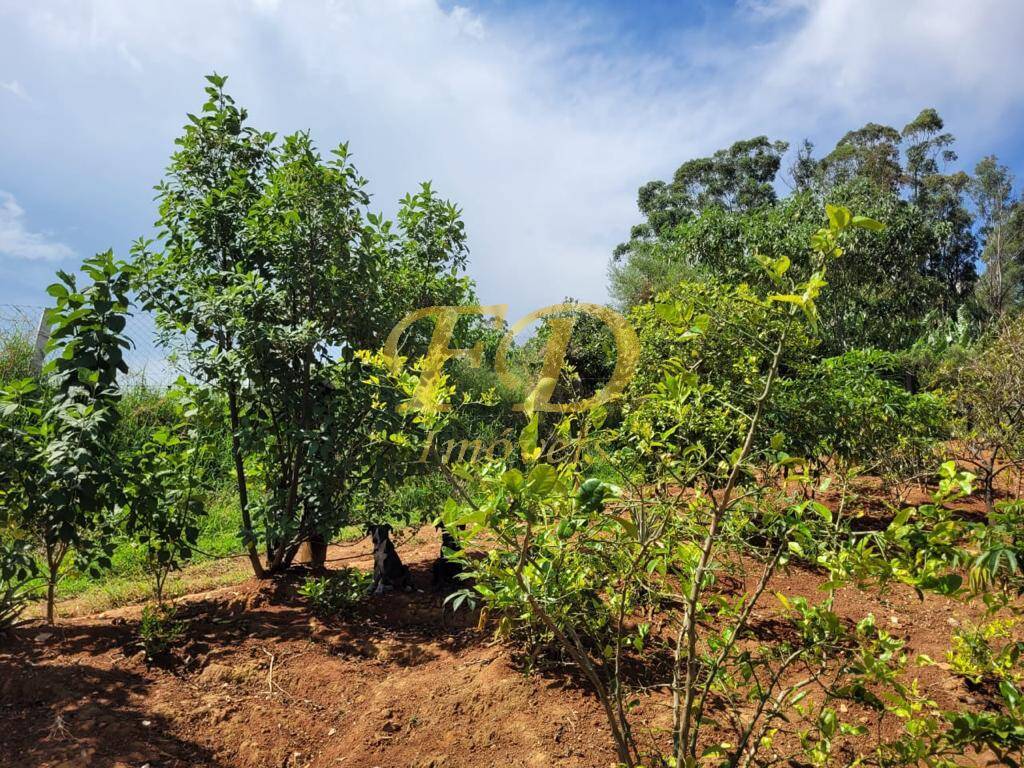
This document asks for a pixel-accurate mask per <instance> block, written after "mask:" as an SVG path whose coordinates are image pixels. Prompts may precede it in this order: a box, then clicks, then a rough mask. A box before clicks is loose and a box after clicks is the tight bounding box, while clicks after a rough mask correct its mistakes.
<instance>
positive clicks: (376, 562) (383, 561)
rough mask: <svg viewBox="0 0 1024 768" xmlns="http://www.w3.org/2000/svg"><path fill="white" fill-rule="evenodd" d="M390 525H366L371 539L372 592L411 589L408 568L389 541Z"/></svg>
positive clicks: (406, 590) (379, 592)
mask: <svg viewBox="0 0 1024 768" xmlns="http://www.w3.org/2000/svg"><path fill="white" fill-rule="evenodd" d="M391 530H392V529H391V526H390V525H388V524H387V523H384V524H382V525H368V526H366V532H367V533H368V534H369V535H370V538H371V539H373V584H372V585H371V586H370V592H371V593H372V594H377V595H379V594H381V593H383V592H384V591H385V590H388V589H400V590H403V591H405V592H408V591H410V590H412V575H411V574H410V573H409V568H408V566H406V565H405V564H404V563H402V559H401V558H400V557H399V556H398V552H397V550H395V545H394V543H392V541H391Z"/></svg>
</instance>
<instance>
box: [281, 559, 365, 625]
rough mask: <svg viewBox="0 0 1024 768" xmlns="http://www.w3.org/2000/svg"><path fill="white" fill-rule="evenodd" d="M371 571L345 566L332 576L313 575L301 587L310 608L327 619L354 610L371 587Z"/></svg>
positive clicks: (300, 589) (301, 593) (301, 592)
mask: <svg viewBox="0 0 1024 768" xmlns="http://www.w3.org/2000/svg"><path fill="white" fill-rule="evenodd" d="M371 580H372V579H371V576H370V574H369V573H366V572H364V571H360V570H359V569H357V568H343V569H342V570H340V571H338V572H337V573H333V574H331V575H330V576H312V577H310V578H308V579H306V582H305V583H304V584H303V585H302V586H301V587H300V588H299V594H300V595H302V596H303V597H305V598H306V600H307V601H308V602H309V606H310V609H311V610H312V611H313V613H314V614H316V615H317V616H319V617H320V618H323V619H327V618H330V617H332V616H337V615H339V614H346V613H349V612H351V611H352V609H353V608H355V607H356V605H357V604H358V603H359V601H360V600H362V599H363V597H364V596H365V595H366V590H367V589H369V587H370V582H371Z"/></svg>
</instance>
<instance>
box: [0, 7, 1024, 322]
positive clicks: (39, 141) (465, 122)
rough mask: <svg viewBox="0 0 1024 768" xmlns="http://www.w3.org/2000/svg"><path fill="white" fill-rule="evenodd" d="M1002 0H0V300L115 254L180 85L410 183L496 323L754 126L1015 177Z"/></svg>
mask: <svg viewBox="0 0 1024 768" xmlns="http://www.w3.org/2000/svg"><path fill="white" fill-rule="evenodd" d="M1022 29H1024V3H1020V2H1018V1H1017V0H972V1H971V2H965V1H964V2H961V1H960V0H902V1H901V2H892V1H891V0H858V1H856V2H854V1H853V0H821V1H820V2H816V1H813V0H739V2H710V1H706V0H705V1H694V2H676V3H672V2H664V1H662V0H654V1H653V2H646V3H635V4H630V3H625V2H612V1H611V0H608V1H607V2H597V3H582V2H576V3H569V2H553V1H549V2H511V1H509V0H506V1H502V0H483V1H482V2H447V1H445V2H435V0H362V1H359V2H357V1H355V0H353V1H352V2H344V1H341V0H339V1H337V2H330V1H329V0H304V1H303V2H298V1H297V0H296V1H293V2H289V1H288V0H222V1H221V2H207V1H204V2H200V0H177V1H176V2H174V3H156V2H134V1H132V0H69V1H68V2H47V1H46V0H39V1H38V2H32V3H25V2H21V0H0V270H2V275H3V279H2V280H0V304H4V303H17V304H39V303H43V302H45V300H46V298H45V295H44V290H45V287H46V285H47V284H48V283H49V282H51V281H52V275H53V272H54V270H55V269H58V268H73V267H74V266H75V265H76V264H77V263H78V261H80V259H81V258H82V257H84V256H86V255H88V254H90V253H92V252H95V251H98V250H105V249H106V248H110V247H112V248H114V249H115V250H116V251H117V252H118V253H119V254H122V255H126V254H127V249H128V246H129V244H130V243H131V242H132V241H133V240H134V239H135V238H136V237H138V236H139V235H143V234H150V233H151V224H152V221H153V219H154V218H155V209H154V205H153V202H152V186H153V185H154V184H155V183H156V182H157V181H158V180H159V179H160V176H161V173H162V169H163V167H164V165H165V163H166V160H167V157H168V155H169V153H170V152H171V149H172V145H173V144H172V143H173V140H174V137H175V136H176V135H177V134H178V132H179V130H180V127H181V125H182V123H183V120H184V115H185V113H186V111H193V110H196V109H197V108H198V107H199V106H200V104H201V103H202V99H203V94H202V87H203V82H202V76H203V74H205V73H207V72H210V71H213V70H217V71H219V72H221V73H223V74H228V75H229V76H230V81H229V85H230V89H231V90H232V92H233V93H234V94H235V96H236V98H238V100H239V101H240V102H241V103H243V104H245V105H246V106H248V107H249V109H250V112H251V115H252V118H253V122H254V123H255V124H256V125H257V126H259V127H261V128H265V129H269V130H276V131H279V132H286V131H291V130H295V129H299V128H310V129H312V131H313V135H314V136H315V138H316V139H317V140H318V142H319V143H320V145H321V147H322V148H324V149H329V148H330V147H331V146H333V145H334V144H336V143H338V142H339V141H342V140H349V141H350V144H351V148H352V149H353V151H354V153H355V158H356V163H357V165H358V167H359V169H360V170H361V172H362V173H363V174H364V175H365V176H367V177H368V178H369V179H370V181H371V191H372V192H373V194H374V205H375V207H377V208H379V209H381V210H383V211H385V212H386V213H391V212H392V211H393V210H394V208H395V201H396V200H397V199H398V198H399V197H400V196H401V195H403V194H404V193H405V192H406V191H410V190H413V189H415V188H416V186H417V185H418V184H419V182H420V181H422V180H425V179H431V180H433V182H434V185H435V187H436V188H437V189H438V190H439V191H440V192H441V193H442V194H444V195H445V196H447V197H450V198H452V199H454V200H456V201H457V202H458V203H459V204H460V205H461V206H462V208H463V209H464V215H465V220H466V224H467V228H468V232H469V235H470V245H471V248H472V252H471V273H472V274H473V276H474V277H475V278H476V279H477V281H478V285H479V291H480V295H481V298H482V300H483V301H484V302H485V303H508V304H510V305H512V316H513V317H515V316H518V315H521V314H524V313H526V312H527V311H529V310H531V309H534V308H537V307H540V306H543V305H545V304H549V303H552V302H556V301H560V300H561V299H562V298H563V297H565V296H574V297H576V298H579V299H583V300H590V301H603V300H604V299H605V298H606V294H605V285H606V269H607V262H608V258H609V255H610V253H611V250H612V248H613V247H614V245H615V244H616V243H617V242H620V241H621V240H622V239H624V238H625V237H626V236H627V234H628V231H629V227H630V226H631V225H632V224H633V223H635V221H636V220H637V212H636V205H635V197H636V189H637V187H638V186H639V185H640V184H642V183H643V182H645V181H647V180H649V179H651V178H655V177H662V178H664V177H667V176H669V175H670V174H671V173H672V171H673V170H674V168H675V167H676V166H677V165H678V164H679V163H680V162H682V161H683V160H686V159H688V158H690V157H694V156H697V155H702V154H706V153H710V152H712V151H714V150H715V149H718V148H720V147H722V146H726V145H728V144H729V143H731V142H732V141H735V140H737V139H740V138H746V137H749V136H752V135H757V134H762V133H763V134H767V135H769V136H770V137H772V138H773V139H774V138H779V139H786V140H788V141H790V142H791V144H792V145H793V146H795V145H796V144H797V143H798V142H799V141H800V140H801V139H802V138H804V137H808V138H811V139H812V140H813V141H814V142H815V143H816V144H817V145H818V147H819V149H820V150H824V151H827V149H828V148H830V147H831V146H832V145H833V144H834V142H835V140H836V139H837V138H838V137H839V136H841V135H842V133H844V132H845V131H846V130H848V129H850V128H854V127H858V126H860V125H862V124H864V123H865V122H868V121H876V122H884V123H889V124H892V125H895V126H896V127H902V125H904V124H905V123H906V122H908V121H909V120H911V119H912V118H913V117H914V116H915V115H916V114H917V112H918V111H919V110H920V109H921V108H922V107H925V106H934V107H936V108H937V109H939V111H940V113H941V114H942V115H943V117H944V118H945V119H946V124H947V128H948V129H949V130H951V131H952V132H953V133H954V134H955V135H956V136H957V137H958V144H957V149H958V150H959V152H960V154H961V165H963V166H964V167H968V168H970V167H973V165H974V163H975V162H976V161H977V159H978V158H980V157H981V156H982V155H984V154H988V153H992V152H994V153H996V154H998V155H999V156H1000V157H1001V158H1002V159H1003V160H1004V162H1007V163H1008V164H1009V165H1010V166H1011V167H1012V168H1013V169H1014V171H1015V172H1016V173H1017V176H1018V178H1021V179H1024V142H1022V138H1024V128H1022V127H1024V122H1022V117H1024V83H1022V81H1021V78H1020V77H1019V73H1020V72H1022V71H1024V46H1021V45H1020V40H1019V35H1020V32H1021V30H1022Z"/></svg>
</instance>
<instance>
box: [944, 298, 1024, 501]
mask: <svg viewBox="0 0 1024 768" xmlns="http://www.w3.org/2000/svg"><path fill="white" fill-rule="evenodd" d="M955 398H956V399H955V402H956V406H957V410H958V415H959V423H958V429H957V437H958V438H959V439H960V441H961V442H962V445H963V448H964V455H963V456H962V457H961V458H962V459H963V460H964V461H965V462H966V463H968V464H969V465H970V466H971V469H972V470H973V471H975V472H977V473H978V475H979V477H980V479H981V482H982V487H983V489H984V492H985V503H986V506H987V508H988V509H989V511H991V510H992V508H993V505H994V503H995V484H996V479H997V478H998V476H999V475H1001V474H1002V473H1004V472H1007V471H1009V470H1011V469H1015V468H1016V469H1018V470H1019V468H1020V467H1021V466H1022V465H1024V315H1022V316H1020V317H1018V318H1016V320H1014V321H1012V322H1010V323H1008V324H1007V325H1005V326H1004V327H1003V328H1002V330H1001V331H1000V333H999V334H998V335H997V336H996V337H995V339H994V340H993V341H992V342H991V343H990V344H988V346H986V347H984V348H983V349H981V350H980V351H979V352H978V353H977V354H975V355H974V357H973V358H972V359H970V360H969V361H968V362H967V364H966V365H964V366H963V367H962V368H961V369H960V373H959V381H958V385H957V389H956V392H955Z"/></svg>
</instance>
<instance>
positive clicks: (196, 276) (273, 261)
mask: <svg viewBox="0 0 1024 768" xmlns="http://www.w3.org/2000/svg"><path fill="white" fill-rule="evenodd" d="M208 80H209V82H210V87H209V88H207V94H208V96H209V100H208V101H207V103H206V104H205V105H204V107H203V110H202V116H201V117H190V123H189V125H187V126H186V128H185V134H184V136H183V137H182V138H181V139H179V140H178V145H179V150H178V152H176V153H175V154H174V156H173V157H172V159H171V164H170V167H169V169H168V174H167V179H166V180H165V182H164V183H163V184H161V185H160V187H159V188H158V189H159V192H160V201H161V205H160V214H161V218H160V224H161V226H162V227H163V231H162V233H161V237H160V243H159V246H160V247H159V248H156V249H154V248H153V247H152V246H153V244H152V243H147V242H140V243H139V244H138V245H137V248H136V253H137V256H138V258H139V260H140V262H141V265H142V267H143V269H142V273H143V275H144V276H145V279H144V280H143V281H142V282H141V285H140V288H141V291H142V293H143V295H144V297H145V298H146V300H147V302H148V305H149V306H150V307H152V308H153V309H155V310H156V311H157V316H158V319H159V321H160V324H161V326H162V327H163V328H165V329H166V330H167V331H168V333H169V334H170V336H171V337H172V338H173V339H174V341H175V343H177V344H178V345H179V346H180V347H182V348H183V350H184V352H185V354H186V358H187V360H188V361H189V363H190V366H191V370H192V373H193V375H194V376H195V377H196V378H198V379H199V380H201V381H204V382H206V383H208V384H210V385H212V386H214V387H215V388H216V389H218V390H220V391H221V392H222V393H224V395H225V398H226V400H227V407H228V415H229V419H230V422H231V431H232V452H233V455H234V463H235V475H236V482H237V487H238V494H239V503H240V507H241V509H242V521H243V535H244V537H245V539H246V544H247V547H248V549H249V556H250V560H251V562H252V565H253V570H254V572H255V573H256V574H257V575H263V574H264V573H265V572H270V573H275V572H278V571H280V570H282V569H283V568H286V567H287V566H288V565H289V563H290V561H291V559H292V557H293V556H294V555H295V552H296V550H297V549H298V547H299V544H300V543H301V542H302V541H303V540H306V539H309V538H311V537H316V536H321V537H327V536H329V535H331V534H332V533H333V532H334V531H335V530H336V529H337V528H338V527H339V526H340V525H343V524H345V522H346V521H347V516H348V514H349V513H350V512H351V510H352V508H353V504H354V501H355V498H356V496H357V494H359V493H365V492H370V491H371V490H372V488H371V486H372V485H373V484H374V483H377V484H379V483H380V482H382V477H381V474H380V473H379V472H378V470H381V471H382V472H383V471H385V470H388V469H392V468H393V463H389V462H385V461H376V460H374V459H373V457H372V456H371V455H370V452H371V451H374V450H378V449H381V446H380V444H379V441H375V440H374V439H373V437H372V436H373V433H374V432H375V431H376V429H377V428H378V426H379V425H378V423H377V420H379V419H384V418H386V417H387V415H388V414H389V410H388V409H386V408H381V407H380V404H379V403H377V402H375V400H374V398H373V396H372V394H373V393H372V392H371V391H370V389H369V388H368V387H365V386H364V385H363V380H364V378H365V373H364V372H363V371H362V370H361V369H360V363H359V361H358V359H357V357H356V355H355V354H354V353H355V352H356V351H357V350H359V349H365V348H376V347H378V346H379V345H380V344H381V343H382V342H383V340H384V338H385V337H386V336H387V334H388V332H389V331H390V329H391V328H392V326H394V324H395V323H396V322H397V321H398V320H399V319H400V318H401V317H402V316H403V315H404V314H405V313H406V312H407V311H408V310H410V309H413V308H417V307H422V306H430V305H434V304H457V303H461V302H463V301H465V300H466V299H468V298H469V297H470V296H471V287H472V286H471V283H470V281H469V280H468V279H467V278H466V277H464V276H462V274H461V271H462V269H463V267H464V265H465V260H466V247H465V232H464V228H463V224H462V221H461V218H460V213H459V210H458V209H457V208H456V207H455V206H454V205H452V204H451V203H449V202H446V201H444V200H441V199H439V198H438V197H437V196H436V195H435V194H434V192H433V190H432V189H431V187H430V185H429V184H424V185H423V187H422V188H421V190H420V191H419V192H418V193H417V194H415V195H408V196H407V197H406V198H405V199H403V200H402V201H401V206H400V209H399V213H398V216H397V221H396V222H391V221H387V220H385V219H384V218H383V216H381V215H379V214H374V213H372V212H371V211H369V210H368V206H369V202H370V198H369V195H368V193H367V192H366V183H367V182H366V180H365V179H364V178H363V177H362V176H360V175H359V173H358V172H357V171H356V169H355V167H354V166H353V165H352V162H351V159H350V155H349V152H348V148H347V146H346V145H344V144H343V145H341V146H339V147H338V148H337V149H335V150H334V151H333V153H332V157H331V159H330V160H327V161H325V160H324V159H323V157H322V156H321V155H320V153H319V151H318V150H317V148H316V147H315V145H314V144H313V142H312V140H311V139H310V137H309V135H308V134H306V133H297V134H294V135H291V136H288V137H286V138H285V139H284V140H283V141H282V142H280V143H278V142H276V140H275V137H274V136H273V135H271V134H267V133H261V132H259V131H256V130H255V129H253V128H250V127H248V126H247V125H246V124H245V120H246V114H245V111H244V110H242V109H240V108H238V107H237V106H236V105H235V104H234V102H233V100H232V99H231V97H230V96H228V95H227V94H226V93H225V92H224V83H225V78H222V77H219V76H216V75H214V76H211V77H209V78H208ZM418 333H419V334H420V337H419V338H414V339H413V340H412V343H417V342H422V340H423V339H422V335H423V329H419V331H418ZM255 523H260V524H261V525H260V526H259V527H260V528H261V530H258V527H257V525H256V524H255ZM259 533H261V534H262V539H263V544H264V549H265V556H266V559H265V563H261V561H260V557H259V554H258V552H257V536H258V534H259Z"/></svg>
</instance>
